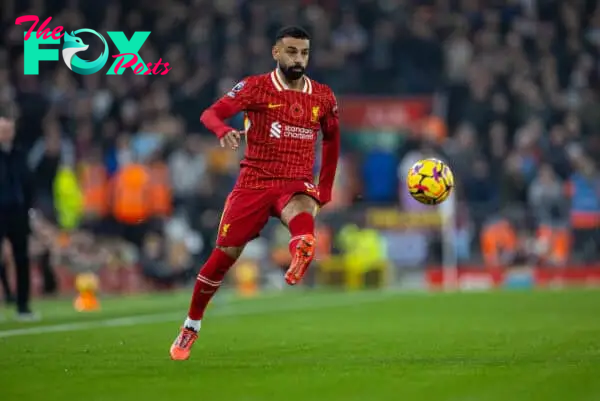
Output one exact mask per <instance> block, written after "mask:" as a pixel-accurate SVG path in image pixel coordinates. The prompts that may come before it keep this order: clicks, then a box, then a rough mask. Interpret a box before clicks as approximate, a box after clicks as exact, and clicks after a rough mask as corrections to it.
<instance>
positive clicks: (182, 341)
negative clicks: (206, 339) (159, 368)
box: [170, 327, 198, 361]
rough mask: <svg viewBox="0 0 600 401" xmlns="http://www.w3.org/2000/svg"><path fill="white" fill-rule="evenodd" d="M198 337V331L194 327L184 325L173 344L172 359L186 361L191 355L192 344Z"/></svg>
mask: <svg viewBox="0 0 600 401" xmlns="http://www.w3.org/2000/svg"><path fill="white" fill-rule="evenodd" d="M197 339H198V333H197V332H196V331H194V330H192V329H188V328H186V327H182V328H181V331H180V332H179V335H178V336H177V338H176V339H175V342H173V345H171V352H170V353H171V359H172V360H174V361H185V360H186V359H188V358H189V357H190V353H191V352H192V345H194V342H195V341H196V340H197Z"/></svg>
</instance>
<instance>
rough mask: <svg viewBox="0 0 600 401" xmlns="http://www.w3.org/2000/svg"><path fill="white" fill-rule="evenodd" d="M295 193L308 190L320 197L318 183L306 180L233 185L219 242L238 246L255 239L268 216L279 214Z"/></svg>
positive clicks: (221, 224) (222, 244)
mask: <svg viewBox="0 0 600 401" xmlns="http://www.w3.org/2000/svg"><path fill="white" fill-rule="evenodd" d="M295 194H306V195H308V196H310V197H312V198H314V199H315V200H317V201H318V199H319V194H318V190H317V188H316V187H315V185H313V184H311V183H306V182H304V181H296V182H292V183H290V184H288V185H285V186H283V187H277V188H267V189H245V188H234V189H233V191H231V193H230V194H229V196H228V197H227V200H226V201H225V208H224V209H223V214H222V215H221V223H220V224H219V236H218V237H217V245H218V246H223V247H239V246H242V245H245V244H246V243H248V242H250V241H251V240H253V239H255V238H256V237H258V236H259V235H260V232H261V230H262V229H263V228H264V226H265V225H266V224H267V221H268V220H269V217H280V216H281V211H282V210H283V208H284V207H285V205H287V203H288V202H289V201H290V199H292V197H293V196H294V195H295Z"/></svg>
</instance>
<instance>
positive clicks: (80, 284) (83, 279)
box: [73, 273, 100, 312]
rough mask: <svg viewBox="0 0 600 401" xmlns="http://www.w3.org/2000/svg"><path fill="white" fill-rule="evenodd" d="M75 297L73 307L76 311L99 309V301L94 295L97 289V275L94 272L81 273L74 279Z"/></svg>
mask: <svg viewBox="0 0 600 401" xmlns="http://www.w3.org/2000/svg"><path fill="white" fill-rule="evenodd" d="M75 288H76V289H77V293H78V295H77V298H75V302H74V305H73V306H74V307H75V310H76V311H78V312H91V311H96V310H99V309H100V302H99V301H98V297H97V296H96V292H97V291H98V277H97V276H96V275H95V274H94V273H82V274H79V275H78V276H77V278H76V279H75Z"/></svg>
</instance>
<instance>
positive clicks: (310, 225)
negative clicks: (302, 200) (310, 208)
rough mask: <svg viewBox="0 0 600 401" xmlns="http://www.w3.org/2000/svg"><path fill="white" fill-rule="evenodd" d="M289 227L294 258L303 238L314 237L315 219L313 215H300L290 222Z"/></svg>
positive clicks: (290, 244) (306, 213)
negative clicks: (306, 236)
mask: <svg viewBox="0 0 600 401" xmlns="http://www.w3.org/2000/svg"><path fill="white" fill-rule="evenodd" d="M288 227H289V230H290V234H291V236H292V238H291V239H290V243H289V249H290V253H291V254H292V257H293V256H294V253H295V252H296V248H297V246H298V242H299V241H300V239H301V238H302V236H305V235H314V232H315V219H314V217H313V215H312V214H310V213H308V212H303V213H299V214H298V215H296V216H294V217H293V218H292V219H291V220H290V222H289V224H288Z"/></svg>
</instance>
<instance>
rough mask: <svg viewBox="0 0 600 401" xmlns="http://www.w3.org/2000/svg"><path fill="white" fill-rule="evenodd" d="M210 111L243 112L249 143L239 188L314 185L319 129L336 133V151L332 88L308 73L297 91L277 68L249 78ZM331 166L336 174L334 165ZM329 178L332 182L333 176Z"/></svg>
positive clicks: (220, 131) (223, 130)
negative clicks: (290, 184) (290, 87)
mask: <svg viewBox="0 0 600 401" xmlns="http://www.w3.org/2000/svg"><path fill="white" fill-rule="evenodd" d="M211 109H217V110H218V109H220V110H228V112H229V113H231V112H233V114H235V113H237V112H240V111H244V114H245V118H244V126H245V127H244V128H245V131H246V142H247V147H246V152H245V155H244V159H243V160H242V162H241V163H240V166H241V170H240V176H239V178H238V182H237V186H238V187H240V188H269V187H274V186H279V185H282V184H285V183H288V182H290V181H292V180H302V181H306V182H311V183H312V182H313V181H314V180H313V173H312V169H313V165H314V161H315V143H316V141H317V137H318V133H319V130H320V129H321V128H322V129H323V134H324V136H327V135H329V136H331V135H335V136H337V137H336V138H335V139H334V141H337V147H338V149H339V124H338V113H337V104H336V99H335V97H334V95H333V92H332V90H331V89H330V88H329V87H328V86H327V85H323V84H320V83H318V82H315V81H314V80H312V79H310V78H308V77H305V78H304V87H303V90H302V91H297V90H290V89H289V88H288V86H287V85H286V84H285V81H284V80H283V79H281V77H280V76H279V72H278V70H275V71H272V72H270V73H268V74H262V75H255V76H250V77H247V78H246V79H244V80H242V81H241V82H239V83H238V84H237V85H236V86H235V87H234V88H233V89H232V90H231V91H230V92H228V93H227V94H225V95H224V96H223V97H222V98H221V99H219V100H218V101H217V102H216V103H215V104H214V105H213V106H211ZM221 114H223V113H221ZM328 127H332V128H331V129H328ZM228 130H229V128H228V127H226V126H223V127H218V128H217V129H216V131H217V132H215V133H216V134H217V135H218V136H219V137H221V136H223V135H225V134H226V133H227V132H228ZM333 131H335V132H333ZM329 132H332V134H331V135H330V134H329ZM328 139H331V138H328ZM333 170H334V173H335V166H333ZM322 175H323V174H322ZM327 175H331V174H330V173H328V174H327ZM328 181H331V182H333V177H331V179H330V180H329V179H328Z"/></svg>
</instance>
